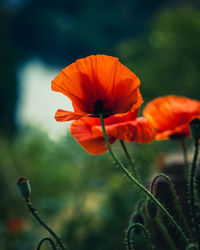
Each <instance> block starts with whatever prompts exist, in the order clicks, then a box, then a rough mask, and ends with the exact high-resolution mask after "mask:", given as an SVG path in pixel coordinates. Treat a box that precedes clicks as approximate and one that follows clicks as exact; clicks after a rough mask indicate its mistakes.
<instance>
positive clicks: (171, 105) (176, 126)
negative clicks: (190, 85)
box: [143, 95, 200, 140]
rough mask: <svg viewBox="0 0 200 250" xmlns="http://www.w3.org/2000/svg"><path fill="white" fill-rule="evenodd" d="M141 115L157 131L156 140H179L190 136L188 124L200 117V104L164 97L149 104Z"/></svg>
mask: <svg viewBox="0 0 200 250" xmlns="http://www.w3.org/2000/svg"><path fill="white" fill-rule="evenodd" d="M143 115H144V116H145V117H146V118H147V119H148V120H149V121H150V122H151V123H152V125H153V127H154V128H155V129H156V130H157V135H156V139H158V140H162V139H168V138H171V139H178V138H179V139H181V138H183V137H186V136H188V135H189V134H190V129H189V122H190V121H191V120H193V119H194V118H195V117H197V116H199V115H200V102H199V101H196V100H192V99H189V98H186V97H180V96H173V95H170V96H164V97H159V98H156V99H154V100H153V101H151V102H149V103H148V104H147V105H146V107H145V108H144V111H143Z"/></svg>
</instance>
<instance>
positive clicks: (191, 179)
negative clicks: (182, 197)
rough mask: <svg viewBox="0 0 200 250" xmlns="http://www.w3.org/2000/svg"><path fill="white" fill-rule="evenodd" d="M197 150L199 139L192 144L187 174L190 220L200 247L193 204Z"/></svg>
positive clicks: (199, 236)
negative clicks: (190, 163)
mask: <svg viewBox="0 0 200 250" xmlns="http://www.w3.org/2000/svg"><path fill="white" fill-rule="evenodd" d="M198 151H199V141H198V140H197V141H195V145H194V156H193V160H192V166H191V168H190V174H189V194H190V209H191V215H192V222H193V224H194V228H195V233H196V238H197V243H198V247H199V249H200V235H199V224H198V218H197V211H196V206H195V197H194V193H195V170H196V165H197V159H198Z"/></svg>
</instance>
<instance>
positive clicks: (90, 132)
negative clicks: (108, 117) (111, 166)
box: [70, 117, 115, 154]
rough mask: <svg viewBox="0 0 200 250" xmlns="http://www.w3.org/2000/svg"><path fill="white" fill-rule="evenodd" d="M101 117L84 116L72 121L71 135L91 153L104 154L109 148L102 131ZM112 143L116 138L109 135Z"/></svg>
mask: <svg viewBox="0 0 200 250" xmlns="http://www.w3.org/2000/svg"><path fill="white" fill-rule="evenodd" d="M98 127H100V120H99V118H88V117H83V118H81V119H79V120H77V121H74V122H72V124H71V126H70V133H71V135H72V136H73V137H74V138H75V139H76V140H77V141H78V143H79V144H80V145H81V146H82V147H83V148H84V149H85V150H86V151H87V152H88V153H90V154H102V153H104V152H106V151H107V150H108V148H107V146H106V142H105V140H104V137H103V133H102V131H99V130H98ZM109 142H110V144H113V143H114V142H115V139H114V138H112V137H109Z"/></svg>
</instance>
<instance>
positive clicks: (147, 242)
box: [126, 223, 153, 250]
mask: <svg viewBox="0 0 200 250" xmlns="http://www.w3.org/2000/svg"><path fill="white" fill-rule="evenodd" d="M138 227H139V228H140V229H142V231H143V233H144V237H145V240H146V244H147V247H148V249H150V250H153V246H152V243H151V239H150V237H149V234H148V233H147V231H146V230H145V228H144V226H143V225H142V224H140V223H133V224H132V225H130V226H129V227H128V230H127V233H126V238H127V243H128V250H131V249H132V246H131V239H130V238H131V231H132V229H134V228H138Z"/></svg>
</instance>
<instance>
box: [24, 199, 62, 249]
mask: <svg viewBox="0 0 200 250" xmlns="http://www.w3.org/2000/svg"><path fill="white" fill-rule="evenodd" d="M26 205H27V207H28V209H29V211H30V212H31V213H32V215H33V216H34V217H35V219H36V220H37V221H38V222H39V223H40V225H42V226H43V227H44V228H45V229H46V230H47V231H48V232H49V233H50V234H51V235H52V236H53V237H54V239H55V240H56V241H57V243H58V245H59V246H60V248H61V249H62V250H65V247H64V246H63V244H62V243H61V241H60V239H59V238H58V236H57V235H56V234H55V233H54V231H53V230H52V229H51V228H50V227H49V226H47V224H46V223H44V222H43V221H42V219H41V218H40V217H39V215H38V214H37V211H36V209H35V208H33V207H32V203H31V201H30V199H29V198H27V199H26Z"/></svg>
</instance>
